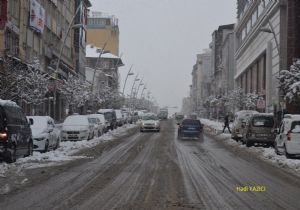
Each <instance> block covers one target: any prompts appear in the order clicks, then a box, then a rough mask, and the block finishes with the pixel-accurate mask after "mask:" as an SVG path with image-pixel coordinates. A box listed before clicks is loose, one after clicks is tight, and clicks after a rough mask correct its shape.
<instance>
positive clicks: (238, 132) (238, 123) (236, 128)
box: [231, 110, 258, 141]
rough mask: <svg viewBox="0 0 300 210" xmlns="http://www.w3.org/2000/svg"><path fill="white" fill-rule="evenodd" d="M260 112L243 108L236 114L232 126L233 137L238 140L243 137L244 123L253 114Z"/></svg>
mask: <svg viewBox="0 0 300 210" xmlns="http://www.w3.org/2000/svg"><path fill="white" fill-rule="evenodd" d="M255 113H258V112H257V111H255V110H241V111H238V112H236V113H235V114H234V119H233V123H232V128H231V138H232V139H235V140H236V141H238V140H240V139H242V137H243V135H242V130H243V128H242V124H243V122H246V121H247V119H248V118H249V117H251V116H252V115H253V114H255Z"/></svg>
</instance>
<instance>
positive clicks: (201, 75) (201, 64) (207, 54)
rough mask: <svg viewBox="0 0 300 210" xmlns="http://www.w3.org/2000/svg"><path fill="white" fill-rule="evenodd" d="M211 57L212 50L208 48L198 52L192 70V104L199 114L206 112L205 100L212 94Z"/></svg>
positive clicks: (194, 110)
mask: <svg viewBox="0 0 300 210" xmlns="http://www.w3.org/2000/svg"><path fill="white" fill-rule="evenodd" d="M210 58H211V51H210V50H208V49H207V50H204V53H202V54H198V55H197V61H196V64H195V65H194V66H193V71H192V86H191V106H192V110H193V112H196V113H198V115H199V116H200V115H201V113H202V112H204V109H203V101H204V100H205V99H206V98H207V97H208V96H209V95H210V71H211V61H210Z"/></svg>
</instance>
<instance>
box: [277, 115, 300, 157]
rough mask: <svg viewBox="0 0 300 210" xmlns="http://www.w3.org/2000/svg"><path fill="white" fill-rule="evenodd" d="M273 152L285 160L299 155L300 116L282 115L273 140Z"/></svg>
mask: <svg viewBox="0 0 300 210" xmlns="http://www.w3.org/2000/svg"><path fill="white" fill-rule="evenodd" d="M275 152H276V153H277V154H279V155H281V154H284V155H285V156H286V157H287V158H291V157H293V156H295V155H300V115H291V114H286V115H284V118H283V120H282V122H281V124H280V127H279V131H278V132H277V136H276V139H275Z"/></svg>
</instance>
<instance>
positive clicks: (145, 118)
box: [142, 115, 158, 120]
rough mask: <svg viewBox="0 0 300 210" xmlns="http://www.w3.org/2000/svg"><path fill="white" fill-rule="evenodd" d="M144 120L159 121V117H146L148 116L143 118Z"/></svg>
mask: <svg viewBox="0 0 300 210" xmlns="http://www.w3.org/2000/svg"><path fill="white" fill-rule="evenodd" d="M142 119H143V120H158V118H157V116H155V115H146V116H143V118H142Z"/></svg>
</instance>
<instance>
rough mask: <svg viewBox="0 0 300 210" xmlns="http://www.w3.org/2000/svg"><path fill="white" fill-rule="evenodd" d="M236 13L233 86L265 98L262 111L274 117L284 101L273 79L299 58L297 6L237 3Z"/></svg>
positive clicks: (292, 1)
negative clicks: (235, 85)
mask: <svg viewBox="0 0 300 210" xmlns="http://www.w3.org/2000/svg"><path fill="white" fill-rule="evenodd" d="M237 10H238V11H237V15H238V16H237V18H238V22H237V24H236V28H235V35H236V43H235V45H236V50H235V59H236V72H235V76H234V79H235V82H236V84H237V85H238V86H240V87H241V88H243V90H244V92H246V93H248V92H256V93H258V94H259V95H261V96H262V97H264V100H265V109H264V110H265V111H266V112H274V113H275V114H276V112H277V110H278V109H279V108H280V102H282V100H283V99H282V97H280V91H279V89H278V88H277V87H278V80H277V78H276V77H277V76H278V75H279V74H280V70H282V69H288V67H289V66H290V65H291V64H292V62H293V59H294V58H299V57H300V23H299V21H298V19H299V12H300V2H299V1H297V0H280V1H271V0H264V1H262V0H258V1H246V0H238V1H237ZM288 108H289V109H290V110H289V111H290V112H292V111H295V110H293V108H292V107H291V106H290V107H288Z"/></svg>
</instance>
